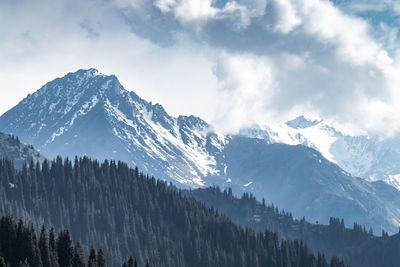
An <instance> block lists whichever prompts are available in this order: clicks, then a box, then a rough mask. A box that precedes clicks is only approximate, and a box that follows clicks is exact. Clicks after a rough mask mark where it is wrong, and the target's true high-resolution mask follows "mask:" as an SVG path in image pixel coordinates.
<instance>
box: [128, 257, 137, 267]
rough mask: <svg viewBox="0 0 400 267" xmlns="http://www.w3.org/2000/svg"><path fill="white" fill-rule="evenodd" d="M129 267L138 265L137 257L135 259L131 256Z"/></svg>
mask: <svg viewBox="0 0 400 267" xmlns="http://www.w3.org/2000/svg"><path fill="white" fill-rule="evenodd" d="M128 267H137V263H136V259H134V258H133V257H132V256H130V257H129V260H128Z"/></svg>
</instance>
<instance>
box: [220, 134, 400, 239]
mask: <svg viewBox="0 0 400 267" xmlns="http://www.w3.org/2000/svg"><path fill="white" fill-rule="evenodd" d="M216 161H217V162H218V165H217V169H218V168H219V169H222V168H224V173H225V177H226V180H225V183H224V187H227V186H229V187H232V188H233V190H234V192H243V191H248V192H252V193H253V194H254V195H255V196H256V197H257V198H259V199H261V198H265V199H266V200H267V201H269V202H272V203H275V204H277V205H278V206H279V207H280V208H282V209H284V210H287V211H290V212H292V213H293V215H294V216H295V217H297V218H301V217H303V216H306V218H307V219H308V220H309V221H319V222H322V223H328V220H329V217H331V216H333V217H340V218H345V220H346V221H347V223H349V224H350V225H352V223H353V222H358V223H361V224H362V225H366V226H368V227H372V228H373V229H374V231H376V232H380V231H381V229H385V230H386V231H390V232H397V230H398V225H399V222H400V216H399V214H400V208H399V207H400V193H399V191H398V190H396V189H395V188H394V187H392V186H389V185H387V184H385V183H384V182H368V181H365V180H364V179H361V178H356V177H353V176H351V175H350V174H348V173H346V172H345V171H343V170H342V169H340V168H339V167H338V166H337V165H335V164H333V163H332V162H330V161H328V160H326V159H325V158H323V157H322V155H321V154H320V153H319V152H317V151H315V150H314V149H311V148H308V147H305V146H301V145H297V146H290V145H285V144H267V143H266V142H264V141H263V140H260V139H251V138H243V137H233V138H231V139H230V141H229V143H228V144H227V145H226V146H225V149H224V150H223V151H222V152H221V153H219V154H217V155H216ZM326 207H329V209H327V208H326Z"/></svg>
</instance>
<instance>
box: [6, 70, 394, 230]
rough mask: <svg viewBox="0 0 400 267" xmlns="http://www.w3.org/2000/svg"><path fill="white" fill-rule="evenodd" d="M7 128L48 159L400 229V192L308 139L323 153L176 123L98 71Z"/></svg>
mask: <svg viewBox="0 0 400 267" xmlns="http://www.w3.org/2000/svg"><path fill="white" fill-rule="evenodd" d="M290 125H291V128H298V129H307V128H309V127H314V126H316V125H320V123H316V122H312V123H311V125H310V126H309V127H305V125H304V124H303V122H302V121H301V119H299V121H292V122H291V123H289V126H290ZM289 126H288V127H289ZM0 131H4V132H6V133H12V134H14V135H17V136H19V137H20V139H21V140H22V141H23V142H25V143H28V144H32V145H34V146H35V147H36V148H37V149H38V150H39V151H40V152H41V153H42V154H43V155H45V156H47V157H48V158H54V157H55V156H56V155H62V156H68V157H74V156H75V155H87V156H90V157H92V158H95V159H98V160H103V159H110V158H111V159H118V160H123V161H125V162H127V163H128V164H129V165H131V166H138V167H139V168H140V169H141V170H143V171H145V172H147V173H149V174H151V175H154V176H155V177H157V178H160V179H164V180H167V181H174V182H175V183H176V184H177V185H179V186H182V187H186V188H197V187H203V186H207V185H214V184H215V185H219V186H221V187H232V188H233V190H234V192H236V193H241V192H243V191H250V192H253V193H254V194H255V196H256V197H257V198H260V199H261V198H262V197H264V198H265V199H266V200H267V201H268V202H269V203H271V202H272V203H274V204H276V205H278V206H279V207H280V208H282V209H285V210H289V211H291V212H292V213H293V215H294V216H296V217H303V216H305V217H306V218H307V219H309V220H310V221H317V220H318V221H319V222H322V223H327V222H328V221H329V217H330V216H334V217H340V218H345V221H346V222H347V223H349V224H351V225H352V223H353V222H354V221H356V222H358V223H360V224H362V225H366V226H367V227H372V228H373V229H374V231H375V232H380V230H381V229H385V230H386V231H389V232H397V230H398V226H399V224H400V193H399V191H398V190H396V189H395V188H394V187H392V186H389V185H387V184H386V183H384V182H369V181H366V180H364V179H361V178H355V177H353V176H352V175H350V174H349V173H347V172H346V171H343V170H342V169H341V168H340V167H338V166H336V165H335V164H333V163H332V162H330V161H328V160H326V159H325V158H324V157H323V155H326V154H324V152H325V150H323V149H321V147H319V146H318V145H316V144H315V143H312V142H311V141H312V139H311V138H310V139H309V140H311V141H310V142H308V145H309V146H311V147H315V148H318V149H320V151H321V152H323V154H321V153H319V152H317V151H316V150H314V149H313V148H308V147H305V146H302V145H297V146H290V145H286V144H269V143H271V140H272V139H273V138H271V140H268V139H267V138H266V136H267V135H266V134H265V136H264V137H263V138H265V139H267V141H268V142H266V141H265V140H264V139H260V138H250V137H245V136H243V133H241V135H222V134H219V133H215V132H212V131H210V127H209V125H208V124H207V123H206V122H205V121H203V120H202V119H200V118H197V117H194V116H179V117H177V118H176V117H172V116H170V115H168V114H167V112H166V111H165V110H164V109H163V107H162V106H161V105H160V104H153V103H151V102H148V101H146V100H144V99H142V98H140V97H139V96H138V95H136V94H135V93H134V92H129V91H127V90H126V89H125V88H124V87H123V86H122V85H121V84H120V83H119V81H118V79H117V78H116V77H115V76H113V75H111V76H107V75H103V74H101V73H99V72H98V71H97V70H95V69H89V70H79V71H77V72H74V73H69V74H67V75H66V76H64V77H62V78H58V79H55V80H54V81H51V82H49V83H47V84H46V85H45V86H43V87H42V88H41V89H39V90H38V91H37V92H35V93H34V94H32V95H29V96H28V97H27V98H25V99H24V100H22V101H21V102H20V103H19V104H18V105H17V106H16V107H14V108H13V109H11V110H10V111H8V112H6V113H5V114H4V115H2V116H1V117H0ZM246 134H247V135H254V134H253V133H251V132H250V133H249V132H248V133H246ZM271 136H272V134H271ZM304 136H305V134H304ZM257 137H258V136H257ZM297 137H298V140H303V139H301V137H299V136H297V135H294V140H296V139H295V138H297ZM282 140H283V139H282ZM274 141H275V142H276V141H279V139H276V140H274ZM304 144H307V142H304ZM328 151H332V150H331V149H330V150H328ZM334 160H335V158H334ZM326 207H329V209H327V208H326Z"/></svg>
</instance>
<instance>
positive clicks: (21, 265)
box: [18, 259, 29, 267]
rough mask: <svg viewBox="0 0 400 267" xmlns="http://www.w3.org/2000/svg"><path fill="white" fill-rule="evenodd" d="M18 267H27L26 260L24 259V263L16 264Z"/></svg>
mask: <svg viewBox="0 0 400 267" xmlns="http://www.w3.org/2000/svg"><path fill="white" fill-rule="evenodd" d="M18 267H29V263H28V260H27V259H25V260H24V261H20V262H19V263H18Z"/></svg>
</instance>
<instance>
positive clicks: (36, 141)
mask: <svg viewBox="0 0 400 267" xmlns="http://www.w3.org/2000/svg"><path fill="white" fill-rule="evenodd" d="M207 128H208V125H207V123H205V122H204V121H203V120H201V119H200V118H197V117H194V116H190V117H186V116H179V117H178V118H174V117H172V116H169V115H168V114H167V113H166V112H165V110H164V108H163V107H162V106H161V105H159V104H152V103H151V102H147V101H145V100H143V99H142V98H140V97H139V96H138V95H136V94H135V93H134V92H128V91H127V90H125V89H124V88H123V87H122V85H121V84H120V83H119V81H118V79H117V78H116V77H115V76H114V75H111V76H106V75H103V74H100V73H99V72H98V71H97V70H95V69H89V70H79V71H77V72H75V73H69V74H67V75H66V76H65V77H63V78H59V79H55V80H54V81H52V82H49V83H47V84H46V85H45V86H43V87H42V88H41V89H40V90H38V91H37V92H35V93H34V94H32V95H29V96H28V97H27V98H25V99H24V100H23V101H21V102H20V103H19V104H18V105H17V106H16V107H14V108H13V109H11V110H10V111H8V112H7V113H5V114H4V115H3V116H2V117H1V118H0V129H2V130H4V131H5V132H8V133H13V134H15V135H18V136H19V137H20V138H21V140H23V141H24V142H26V143H29V144H33V145H34V146H35V147H37V148H38V150H39V151H40V152H41V153H42V154H44V155H46V156H47V157H49V158H54V157H55V156H57V155H63V156H69V157H74V156H75V155H89V156H90V157H93V158H96V159H98V160H103V159H113V158H118V159H120V160H123V161H125V162H127V163H129V164H130V165H132V166H134V165H136V166H139V167H140V168H141V169H143V170H145V171H146V172H148V173H150V174H152V175H154V176H157V177H159V178H161V179H167V180H168V179H170V178H171V177H174V178H173V179H174V180H176V181H178V182H179V183H181V184H183V185H188V186H202V185H203V184H204V182H203V181H202V177H204V176H206V175H207V174H209V173H211V174H214V173H215V169H214V165H215V160H214V158H213V157H212V155H210V153H208V151H207V149H209V150H214V151H217V150H219V146H220V144H221V143H223V142H224V139H223V138H222V139H220V137H219V136H217V135H210V136H207V131H208V130H207Z"/></svg>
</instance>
